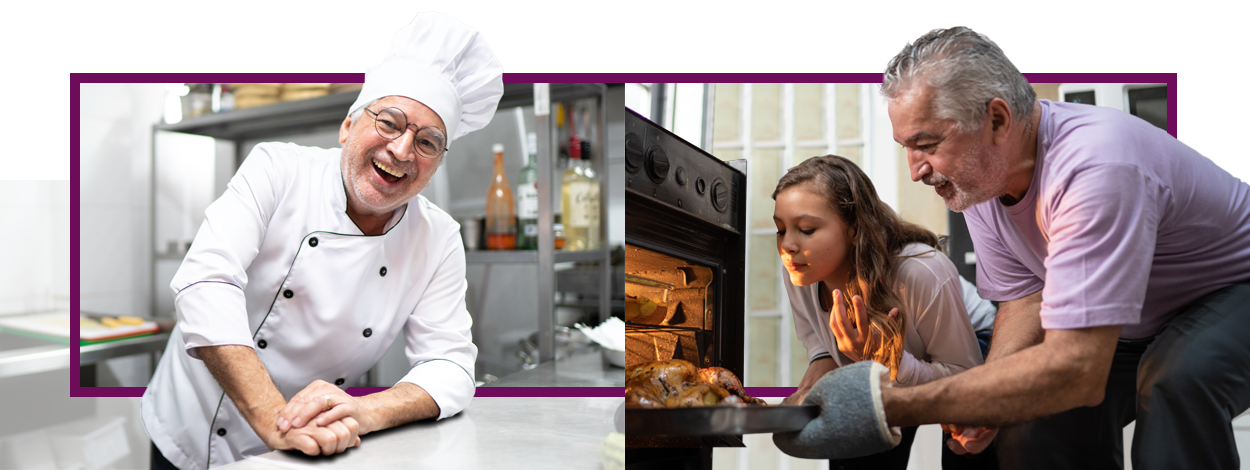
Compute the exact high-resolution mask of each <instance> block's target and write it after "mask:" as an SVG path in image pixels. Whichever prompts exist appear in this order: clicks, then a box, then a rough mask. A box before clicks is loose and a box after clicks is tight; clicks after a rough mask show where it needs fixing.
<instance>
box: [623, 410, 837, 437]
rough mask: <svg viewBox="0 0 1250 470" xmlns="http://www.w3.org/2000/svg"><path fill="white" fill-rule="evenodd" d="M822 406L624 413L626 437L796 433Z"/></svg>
mask: <svg viewBox="0 0 1250 470" xmlns="http://www.w3.org/2000/svg"><path fill="white" fill-rule="evenodd" d="M818 415H820V406H817V405H804V406H750V405H748V406H700V407H691V408H668V409H656V408H630V409H627V410H625V435H627V436H723V435H737V434H759V433H774V432H786V431H797V430H799V429H803V426H806V425H807V423H808V422H809V421H811V420H812V419H814V418H816V416H818Z"/></svg>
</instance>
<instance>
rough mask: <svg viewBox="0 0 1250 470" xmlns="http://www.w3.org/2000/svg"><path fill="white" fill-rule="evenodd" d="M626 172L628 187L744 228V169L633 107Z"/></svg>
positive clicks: (739, 229) (737, 228)
mask: <svg viewBox="0 0 1250 470" xmlns="http://www.w3.org/2000/svg"><path fill="white" fill-rule="evenodd" d="M625 173H626V174H625V178H626V182H625V188H626V189H628V190H631V191H634V192H635V193H638V194H640V195H642V196H644V197H648V198H651V199H654V200H657V201H660V202H663V203H665V204H668V205H670V206H672V207H674V208H676V209H678V210H680V211H683V212H687V213H689V214H691V215H694V216H696V217H698V218H700V219H703V220H706V221H708V222H711V223H713V224H716V225H720V226H723V227H726V228H729V229H732V230H735V231H737V232H739V233H743V230H744V228H745V227H743V226H742V225H743V224H744V221H745V212H746V207H745V201H746V199H745V191H746V175H745V174H743V171H740V170H739V169H737V168H734V167H733V166H730V165H728V164H726V163H725V162H723V161H721V160H720V159H718V158H716V157H714V156H712V155H710V154H708V153H707V152H704V151H703V150H702V149H700V148H699V147H697V146H695V145H692V144H690V143H689V142H686V141H685V140H683V139H682V138H681V137H677V136H676V135H674V134H673V133H671V132H669V131H668V130H666V129H664V128H662V127H660V126H658V125H656V124H655V123H653V122H651V121H650V120H647V119H646V118H644V117H642V116H640V115H638V114H637V113H634V112H633V111H632V110H628V109H627V110H626V112H625Z"/></svg>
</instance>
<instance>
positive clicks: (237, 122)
mask: <svg viewBox="0 0 1250 470" xmlns="http://www.w3.org/2000/svg"><path fill="white" fill-rule="evenodd" d="M547 86H548V87H549V93H548V96H549V99H550V102H553V103H554V102H569V101H574V100H583V99H596V100H597V101H598V106H597V107H596V109H597V110H598V115H597V116H595V118H594V120H593V122H592V123H591V125H592V126H594V127H595V128H596V133H595V134H596V135H597V139H595V142H593V144H594V145H595V147H596V149H595V153H596V154H597V155H599V158H597V159H596V164H597V167H596V168H595V170H596V171H597V172H598V173H599V175H601V176H600V195H601V198H602V200H601V201H600V205H599V206H600V218H599V220H600V221H601V223H605V224H606V222H607V220H608V213H607V211H608V207H609V204H608V203H607V201H606V200H607V199H608V197H609V193H608V189H607V177H606V175H607V174H608V168H607V158H606V155H607V152H606V148H605V146H606V141H607V135H606V132H605V131H606V109H607V108H608V107H607V106H606V105H605V103H604V101H605V96H606V92H607V86H606V85H604V84H596V83H567V84H564V83H553V84H549V85H547ZM534 89H535V85H534V84H528V83H524V84H522V83H506V84H504V94H503V97H502V99H501V100H500V103H499V108H498V111H496V116H499V115H500V114H501V113H503V112H505V111H506V110H509V109H512V108H516V107H522V106H530V105H533V104H534ZM358 93H359V92H358V91H351V92H346V93H338V94H333V95H327V96H322V97H318V98H312V99H307V100H301V101H291V102H284V103H278V104H273V105H268V106H261V107H256V108H249V109H243V110H235V111H231V112H227V113H220V114H211V115H204V116H197V117H193V118H189V119H186V120H183V121H181V122H178V123H173V124H159V125H156V126H155V130H157V131H169V132H179V133H186V134H196V135H203V136H209V137H214V138H216V139H219V141H226V142H229V143H230V144H231V145H233V146H234V155H235V160H236V161H235V162H234V164H235V167H236V168H237V166H238V163H239V161H241V160H242V158H244V157H245V155H246V154H245V142H254V141H255V140H256V139H264V138H268V137H273V136H281V135H289V134H291V133H298V132H307V131H312V130H333V129H337V127H338V126H339V125H340V123H342V121H343V118H344V116H345V115H346V112H347V108H348V107H350V106H351V104H352V103H353V102H355V100H356V97H357V95H358ZM553 119H554V117H553V116H551V115H544V116H536V118H535V121H536V122H535V132H536V133H537V136H538V157H539V158H538V178H537V185H538V188H539V214H538V220H539V238H538V250H535V251H469V252H466V256H465V258H466V262H467V263H468V264H470V265H494V264H522V265H532V266H534V268H535V270H536V276H537V278H536V279H537V284H538V292H539V293H540V294H539V295H538V312H539V314H538V316H539V318H538V320H539V321H538V326H539V338H538V339H539V345H538V346H539V358H540V361H542V362H546V361H550V360H552V359H554V357H555V333H554V330H555V307H556V305H555V300H554V293H555V292H556V273H555V264H556V263H565V262H593V263H597V265H598V266H597V271H598V272H599V276H598V277H599V279H598V282H597V283H598V287H599V289H598V290H599V292H598V310H599V317H600V319H601V320H603V319H607V317H609V316H610V315H611V308H612V303H611V297H612V294H613V292H614V289H613V284H612V283H613V276H612V268H611V266H610V265H611V263H610V249H609V248H608V243H607V230H600V237H601V240H600V246H603V247H605V248H602V249H599V250H590V251H577V252H565V251H557V250H555V249H554V239H553V232H552V225H553V220H552V215H553V213H554V212H555V211H554V208H555V204H556V202H555V201H556V198H557V197H558V194H559V190H560V180H559V177H558V176H557V175H556V174H555V173H556V172H555V167H556V150H555V149H556V148H557V147H558V146H557V142H555V136H556V135H557V134H556V129H555V125H554V123H553V122H552V121H553ZM471 136H472V134H470V137H471ZM154 147H155V146H154ZM155 155H156V151H155V148H154V151H153V160H154V161H153V167H154V168H155V166H156V162H155ZM510 176H511V175H510ZM451 177H453V178H454V177H455V175H451ZM155 186H156V185H153V187H154V188H155ZM155 198H156V195H155V189H154V194H153V200H154V201H155ZM153 207H155V204H153ZM444 209H445V210H446V208H444ZM153 210H155V209H153ZM449 212H450V211H449ZM153 219H154V220H155V219H156V215H155V214H154V215H153ZM158 225H159V224H157V223H153V236H152V239H153V240H157V236H156V233H155V230H156V227H157V226H158ZM155 250H156V248H154V256H153V272H154V273H156V272H158V271H157V269H158V268H157V264H158V263H160V262H162V261H177V260H180V259H181V256H182V255H183V254H184V253H185V248H184V249H183V250H182V251H177V252H174V253H172V254H170V253H159V252H155ZM167 264H168V263H167ZM617 290H619V289H617ZM471 313H473V314H475V315H476V314H478V313H479V312H471ZM476 327H477V325H476V323H475V328H476ZM474 337H475V338H477V337H478V335H477V334H476V333H475V334H474Z"/></svg>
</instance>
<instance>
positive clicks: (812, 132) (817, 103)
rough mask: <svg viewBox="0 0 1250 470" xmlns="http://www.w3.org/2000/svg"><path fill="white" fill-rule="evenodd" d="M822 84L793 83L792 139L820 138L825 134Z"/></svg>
mask: <svg viewBox="0 0 1250 470" xmlns="http://www.w3.org/2000/svg"><path fill="white" fill-rule="evenodd" d="M824 110H825V93H824V84H820V83H796V84H794V139H795V140H799V141H802V140H820V139H823V138H824V136H825V119H824Z"/></svg>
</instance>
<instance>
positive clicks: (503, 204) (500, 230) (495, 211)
mask: <svg viewBox="0 0 1250 470" xmlns="http://www.w3.org/2000/svg"><path fill="white" fill-rule="evenodd" d="M491 150H492V151H493V152H495V176H494V178H492V179H491V183H490V191H489V192H488V193H486V249H487V250H512V249H515V248H516V212H514V208H515V206H514V205H513V202H512V186H511V185H509V184H508V176H507V175H506V174H504V166H503V144H495V145H494V147H492V148H491Z"/></svg>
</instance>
